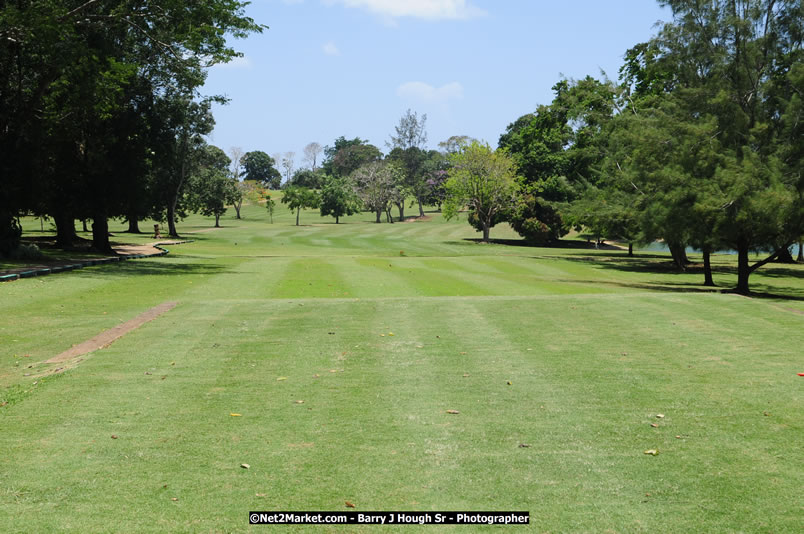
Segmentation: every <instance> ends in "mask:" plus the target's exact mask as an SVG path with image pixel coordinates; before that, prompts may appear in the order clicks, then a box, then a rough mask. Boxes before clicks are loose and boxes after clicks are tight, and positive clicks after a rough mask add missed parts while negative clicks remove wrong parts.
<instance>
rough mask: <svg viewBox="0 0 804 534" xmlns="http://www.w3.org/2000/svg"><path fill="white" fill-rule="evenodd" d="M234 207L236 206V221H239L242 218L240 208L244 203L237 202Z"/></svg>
mask: <svg viewBox="0 0 804 534" xmlns="http://www.w3.org/2000/svg"><path fill="white" fill-rule="evenodd" d="M232 206H234V209H235V214H236V215H235V219H239V218H240V208H242V207H243V201H242V200H241V201H239V202H235V203H234V204H232Z"/></svg>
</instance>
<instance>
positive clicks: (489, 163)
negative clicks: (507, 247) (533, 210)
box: [444, 141, 519, 242]
mask: <svg viewBox="0 0 804 534" xmlns="http://www.w3.org/2000/svg"><path fill="white" fill-rule="evenodd" d="M450 163H451V165H452V167H451V168H450V170H449V171H448V175H449V177H448V178H447V183H446V186H445V187H446V191H447V196H446V201H445V203H444V216H445V217H446V218H447V219H452V218H454V217H456V216H457V214H458V212H459V211H460V209H461V208H463V207H464V206H466V207H468V208H469V210H470V211H471V212H472V213H473V214H474V216H475V217H477V220H478V222H479V224H480V226H481V229H482V231H483V241H484V242H488V240H489V230H490V229H491V227H492V226H493V225H494V223H495V218H497V217H498V215H499V214H500V213H502V212H503V211H504V210H506V209H510V208H511V207H512V206H513V205H514V204H515V202H516V195H517V192H518V190H519V188H518V185H517V181H516V173H515V170H514V169H515V164H514V161H513V159H512V158H511V157H510V156H508V155H507V154H506V153H505V152H503V151H500V150H497V151H493V150H491V147H489V146H488V145H487V144H480V143H478V142H476V141H474V142H472V144H470V145H467V146H464V147H463V148H462V149H461V151H460V152H458V153H456V154H453V155H452V156H450Z"/></svg>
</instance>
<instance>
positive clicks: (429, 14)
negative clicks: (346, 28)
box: [324, 0, 486, 20]
mask: <svg viewBox="0 0 804 534" xmlns="http://www.w3.org/2000/svg"><path fill="white" fill-rule="evenodd" d="M324 3H325V4H330V5H331V4H342V5H344V6H345V7H349V8H357V9H365V10H367V11H370V12H372V13H375V14H377V15H380V16H383V17H388V18H391V19H394V18H398V17H414V18H420V19H426V20H445V19H447V20H450V19H451V20H455V19H470V18H475V17H482V16H484V15H485V14H486V12H485V11H483V10H482V9H480V8H478V7H475V6H473V5H471V4H469V3H468V1H467V0H324Z"/></svg>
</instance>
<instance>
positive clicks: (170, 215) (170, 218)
mask: <svg viewBox="0 0 804 534" xmlns="http://www.w3.org/2000/svg"><path fill="white" fill-rule="evenodd" d="M167 223H168V235H169V236H170V237H179V233H178V232H177V231H176V200H172V201H171V202H170V203H169V204H168V210H167Z"/></svg>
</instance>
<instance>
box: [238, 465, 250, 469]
mask: <svg viewBox="0 0 804 534" xmlns="http://www.w3.org/2000/svg"><path fill="white" fill-rule="evenodd" d="M240 467H242V468H243V469H250V468H251V466H250V465H248V464H240Z"/></svg>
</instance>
